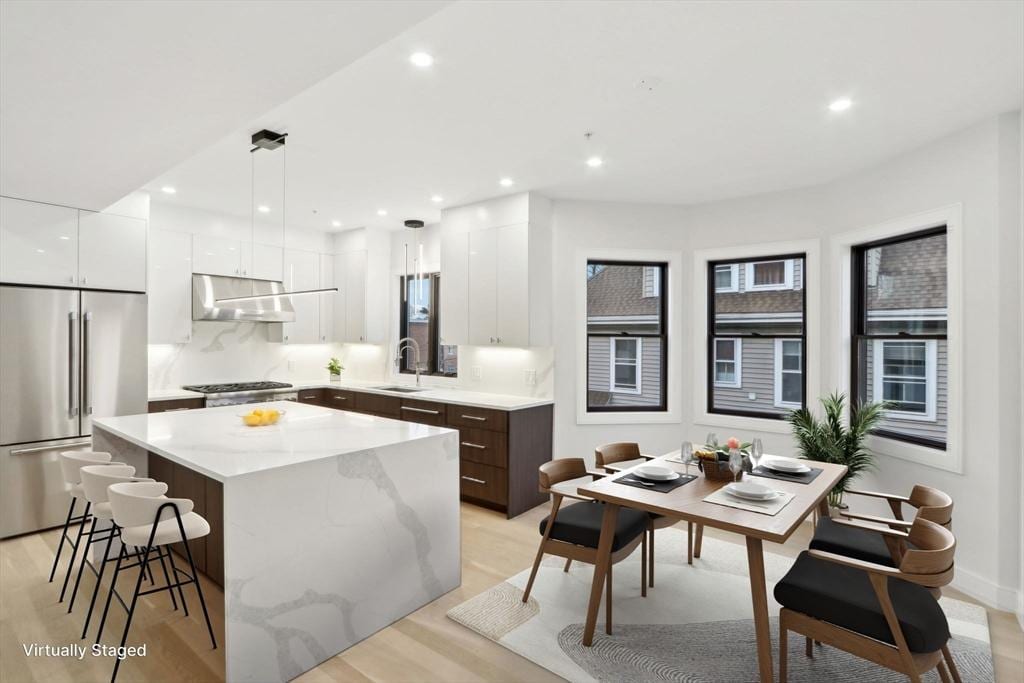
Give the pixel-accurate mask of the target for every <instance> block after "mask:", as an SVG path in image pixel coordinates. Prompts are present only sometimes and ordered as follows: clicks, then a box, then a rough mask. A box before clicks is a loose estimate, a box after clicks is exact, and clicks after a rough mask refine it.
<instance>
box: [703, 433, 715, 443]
mask: <svg viewBox="0 0 1024 683" xmlns="http://www.w3.org/2000/svg"><path fill="white" fill-rule="evenodd" d="M704 445H706V446H717V445H718V437H717V436H716V435H715V433H714V432H708V435H707V436H706V437H705V438H704Z"/></svg>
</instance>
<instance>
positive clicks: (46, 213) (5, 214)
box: [0, 197, 78, 287]
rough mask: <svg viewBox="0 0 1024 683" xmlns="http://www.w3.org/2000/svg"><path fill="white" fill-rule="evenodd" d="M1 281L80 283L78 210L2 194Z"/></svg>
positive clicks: (0, 205)
mask: <svg viewBox="0 0 1024 683" xmlns="http://www.w3.org/2000/svg"><path fill="white" fill-rule="evenodd" d="M0 280H2V281H3V282H11V283H24V284H30V285H57V286H62V287H68V286H74V285H77V284H78V210H77V209H69V208H67V207H64V206H53V205H52V204H39V203H38V202H27V201H23V200H21V199H10V198H8V197H0Z"/></svg>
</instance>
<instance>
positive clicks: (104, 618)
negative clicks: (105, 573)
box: [96, 545, 128, 644]
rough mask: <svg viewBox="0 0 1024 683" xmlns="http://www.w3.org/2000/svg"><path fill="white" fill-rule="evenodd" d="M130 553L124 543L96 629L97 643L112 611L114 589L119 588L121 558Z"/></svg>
mask: <svg viewBox="0 0 1024 683" xmlns="http://www.w3.org/2000/svg"><path fill="white" fill-rule="evenodd" d="M127 554H128V551H127V550H125V547H124V546H123V545H122V546H121V549H120V550H119V551H118V552H117V564H115V565H114V576H113V578H111V579H110V592H108V593H107V603H106V604H105V605H104V606H103V616H102V617H101V618H100V627H99V628H98V629H96V644H99V642H100V638H102V637H103V627H104V626H105V625H106V623H107V612H109V611H110V599H111V598H112V597H114V591H115V590H117V577H118V576H119V575H120V574H121V560H123V559H124V557H125V556H126V555H127Z"/></svg>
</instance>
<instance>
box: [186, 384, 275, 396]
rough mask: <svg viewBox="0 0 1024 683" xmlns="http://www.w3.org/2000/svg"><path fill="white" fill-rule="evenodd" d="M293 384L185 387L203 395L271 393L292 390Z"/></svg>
mask: <svg viewBox="0 0 1024 683" xmlns="http://www.w3.org/2000/svg"><path fill="white" fill-rule="evenodd" d="M291 386H292V385H291V384H285V383H284V382H231V383H229V384H189V385H186V386H183V387H182V389H185V390H186V391H198V392H199V393H201V394H224V393H227V392H230V391H269V390H271V389H290V388H291Z"/></svg>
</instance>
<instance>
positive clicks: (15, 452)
mask: <svg viewBox="0 0 1024 683" xmlns="http://www.w3.org/2000/svg"><path fill="white" fill-rule="evenodd" d="M91 445H92V441H75V442H74V443H65V444H60V445H58V446H37V447H36V448H19V449H17V450H13V451H11V455H25V454H26V453H42V452H44V451H56V450H59V449H61V448H64V449H71V448H78V447H80V446H91Z"/></svg>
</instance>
